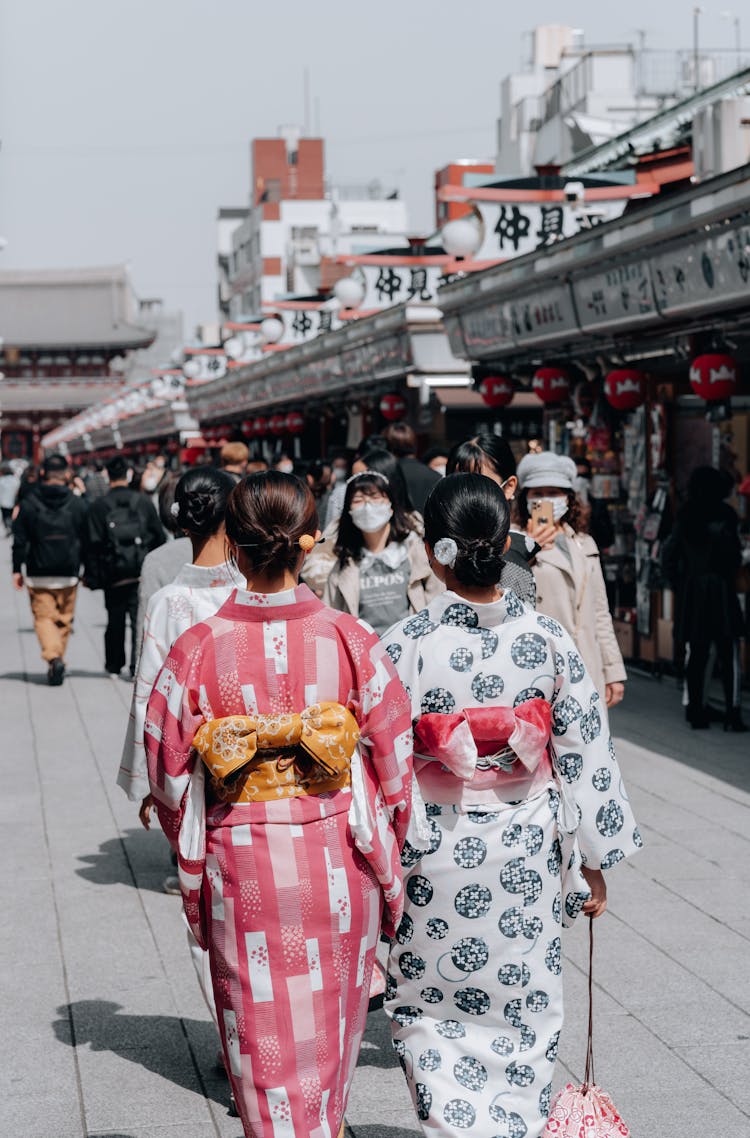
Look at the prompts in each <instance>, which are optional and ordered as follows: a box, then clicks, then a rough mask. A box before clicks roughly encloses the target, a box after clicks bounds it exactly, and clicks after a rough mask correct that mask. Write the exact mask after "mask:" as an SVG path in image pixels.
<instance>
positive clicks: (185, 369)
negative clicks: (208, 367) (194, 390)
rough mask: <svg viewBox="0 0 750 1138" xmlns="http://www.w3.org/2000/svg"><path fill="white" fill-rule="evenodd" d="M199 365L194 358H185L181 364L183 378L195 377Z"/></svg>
mask: <svg viewBox="0 0 750 1138" xmlns="http://www.w3.org/2000/svg"><path fill="white" fill-rule="evenodd" d="M200 371H201V365H200V364H199V363H198V361H197V360H195V359H187V360H185V362H184V364H183V365H182V374H183V375H184V376H185V379H196V378H197V377H198V376H199V375H200Z"/></svg>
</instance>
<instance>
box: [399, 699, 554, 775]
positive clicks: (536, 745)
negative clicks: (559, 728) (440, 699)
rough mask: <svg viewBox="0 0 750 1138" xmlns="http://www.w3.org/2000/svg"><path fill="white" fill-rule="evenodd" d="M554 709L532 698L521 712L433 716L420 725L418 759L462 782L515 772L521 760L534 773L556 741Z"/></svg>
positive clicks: (481, 710)
mask: <svg viewBox="0 0 750 1138" xmlns="http://www.w3.org/2000/svg"><path fill="white" fill-rule="evenodd" d="M550 718H551V713H550V705H549V704H548V703H547V701H546V700H545V699H529V700H526V702H525V703H521V704H519V705H518V707H465V708H464V709H463V711H458V712H455V713H452V714H449V715H443V714H440V713H437V712H430V713H428V714H426V715H422V716H420V718H419V719H418V720H417V722H416V723H415V725H414V756H415V758H417V757H419V758H423V759H433V760H437V761H438V762H440V763H442V764H443V766H445V767H447V768H448V770H449V771H451V773H452V774H454V775H456V776H457V777H458V778H461V779H467V780H468V779H471V778H473V777H474V775H475V774H476V772H477V771H479V770H493V769H496V770H498V771H509V770H510V769H511V768H512V766H513V764H514V763H515V761H516V759H518V760H520V762H521V763H522V764H523V766H524V767H525V768H526V770H527V771H528V772H529V773H531V774H533V772H534V771H535V770H536V768H537V767H538V766H539V763H540V762H541V760H542V758H543V757H544V755H545V753H546V750H547V744H548V743H549V737H550Z"/></svg>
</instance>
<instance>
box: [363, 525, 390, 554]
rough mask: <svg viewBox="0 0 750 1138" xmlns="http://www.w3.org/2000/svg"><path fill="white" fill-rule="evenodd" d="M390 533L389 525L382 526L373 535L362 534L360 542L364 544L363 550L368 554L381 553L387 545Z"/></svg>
mask: <svg viewBox="0 0 750 1138" xmlns="http://www.w3.org/2000/svg"><path fill="white" fill-rule="evenodd" d="M390 532H391V523H390V522H389V523H388V525H387V526H383V528H382V529H376V530H375V531H374V533H363V534H362V541H363V542H364V546H365V549H366V550H367V551H368V552H369V553H382V552H383V550H384V549H385V547H386V545H387V544H388V538H389V536H390Z"/></svg>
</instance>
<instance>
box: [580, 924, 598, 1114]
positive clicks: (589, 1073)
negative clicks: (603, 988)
mask: <svg viewBox="0 0 750 1138" xmlns="http://www.w3.org/2000/svg"><path fill="white" fill-rule="evenodd" d="M595 1081H596V1079H595V1076H594V918H593V917H589V1026H588V1040H587V1045H586V1067H585V1069H584V1072H583V1088H582V1089H583V1093H584V1094H586V1092H587V1091H588V1089H589V1087H591V1086H592V1085H593V1083H594V1082H595Z"/></svg>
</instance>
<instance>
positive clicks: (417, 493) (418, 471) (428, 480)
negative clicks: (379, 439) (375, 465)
mask: <svg viewBox="0 0 750 1138" xmlns="http://www.w3.org/2000/svg"><path fill="white" fill-rule="evenodd" d="M383 438H384V440H385V445H386V446H387V447H388V450H389V451H390V452H391V454H393V455H395V456H396V458H397V459H398V464H399V466H400V467H401V470H402V472H403V475H404V478H405V480H406V488H407V490H408V491H409V497H410V498H411V503H412V505H413V507H414V509H415V510H416V511H417V513H419V514H423V513H424V504H425V502H426V501H427V495H428V494H429V492H430V490H432V488H433V486H435V485H436V483H438V482H439V481H440V475H439V474H436V472H435V471H434V470H430V468H429V466H425V464H424V463H423V462H420V461H419V459H418V458H417V436H416V435H415V434H414V430H413V429H412V428H411V427H410V426H409V424H408V423H405V422H403V421H401V422H398V423H389V424H388V426H387V427H386V428H385V430H384V431H383Z"/></svg>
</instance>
